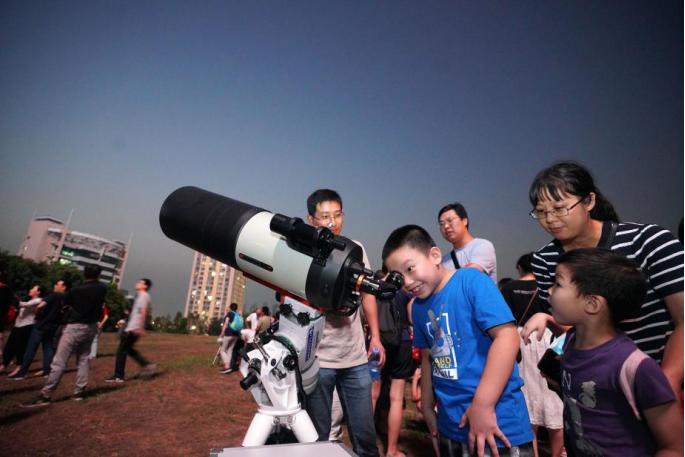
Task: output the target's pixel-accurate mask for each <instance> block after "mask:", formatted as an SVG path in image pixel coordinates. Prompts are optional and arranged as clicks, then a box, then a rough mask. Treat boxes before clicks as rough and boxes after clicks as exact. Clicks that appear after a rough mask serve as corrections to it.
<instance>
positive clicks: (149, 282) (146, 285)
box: [140, 278, 152, 290]
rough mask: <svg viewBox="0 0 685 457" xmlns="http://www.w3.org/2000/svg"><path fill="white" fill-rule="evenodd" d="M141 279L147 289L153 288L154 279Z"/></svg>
mask: <svg viewBox="0 0 685 457" xmlns="http://www.w3.org/2000/svg"><path fill="white" fill-rule="evenodd" d="M140 280H141V281H143V283H144V284H145V287H146V288H147V289H146V290H150V289H151V288H152V281H151V280H150V279H149V278H140Z"/></svg>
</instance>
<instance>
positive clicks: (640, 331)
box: [532, 222, 683, 363]
mask: <svg viewBox="0 0 685 457" xmlns="http://www.w3.org/2000/svg"><path fill="white" fill-rule="evenodd" d="M610 227H611V223H610V222H605V223H604V226H603V227H602V236H601V238H600V241H599V244H598V246H602V247H610V248H611V250H612V251H615V252H619V253H621V254H623V255H625V256H626V257H628V258H629V259H631V260H633V261H634V262H635V263H636V264H637V265H638V267H639V268H640V270H641V271H642V273H643V275H644V276H645V278H646V279H647V297H646V298H645V302H644V303H643V304H642V307H641V309H640V315H639V317H637V318H635V319H627V320H624V321H622V322H621V323H620V324H619V325H618V328H619V329H620V330H623V331H624V332H625V333H626V334H627V335H628V336H629V337H630V338H631V339H632V340H633V341H634V342H635V344H637V346H638V347H639V348H640V349H641V350H642V351H643V352H645V353H646V354H648V355H649V356H651V357H652V358H653V359H655V360H656V361H657V362H659V363H660V362H661V359H662V357H663V355H664V347H665V345H666V340H667V339H668V336H669V335H670V334H671V333H673V327H674V324H673V320H672V319H671V317H670V314H669V312H668V309H667V308H666V303H665V302H664V297H668V296H669V295H671V294H675V293H678V292H682V291H683V246H682V244H680V241H678V240H677V239H676V238H675V237H674V236H673V234H672V233H671V232H669V231H668V230H666V229H664V228H662V227H659V226H658V225H654V224H649V225H644V224H636V223H633V222H621V223H619V224H618V227H617V229H616V234H615V236H614V238H613V240H612V241H611V242H610V245H608V242H609V240H608V238H609V237H610ZM563 253H564V249H563V248H562V247H561V243H560V242H559V241H558V240H553V241H552V242H551V243H549V244H547V245H546V246H543V247H542V248H541V249H539V250H538V251H537V252H536V253H535V254H533V262H532V266H533V274H534V275H535V279H536V281H537V284H538V288H539V292H538V297H539V299H540V300H542V303H541V305H543V307H546V308H547V309H549V288H550V287H552V285H553V284H554V276H555V273H554V270H555V269H556V266H557V262H558V260H559V257H560V256H561V255H562V254H563Z"/></svg>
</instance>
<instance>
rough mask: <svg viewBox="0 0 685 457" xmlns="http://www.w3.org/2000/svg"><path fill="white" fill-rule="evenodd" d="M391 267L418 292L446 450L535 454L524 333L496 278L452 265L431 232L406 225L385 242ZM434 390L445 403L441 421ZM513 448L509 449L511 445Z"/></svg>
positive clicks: (429, 410) (427, 398) (417, 309)
mask: <svg viewBox="0 0 685 457" xmlns="http://www.w3.org/2000/svg"><path fill="white" fill-rule="evenodd" d="M383 262H384V264H385V266H386V267H387V268H388V270H389V271H393V270H394V271H398V272H400V273H402V275H403V276H404V281H405V282H404V288H405V289H406V290H407V291H408V292H410V293H411V294H412V295H413V296H414V297H415V301H414V305H413V309H412V320H413V325H414V346H416V347H418V348H421V375H422V376H421V395H422V400H423V414H424V417H425V419H426V423H427V424H428V427H429V429H430V431H431V433H432V434H433V436H437V435H438V432H439V442H440V455H443V456H452V455H459V456H461V455H462V447H463V445H464V444H467V443H468V448H469V452H470V453H473V452H474V450H477V453H478V455H479V456H482V455H490V453H488V449H486V448H487V447H489V451H490V452H491V453H492V455H519V456H528V455H530V456H532V455H533V446H532V444H531V441H532V439H533V434H532V431H531V427H530V421H529V419H528V411H527V409H526V403H525V401H524V398H523V394H522V393H521V385H522V384H523V382H522V381H521V378H519V376H518V372H517V369H516V366H515V361H516V354H517V352H518V348H519V336H518V333H517V330H516V326H515V325H514V318H513V316H512V314H511V311H510V310H509V307H508V306H507V304H506V303H505V301H504V299H503V298H502V295H501V294H500V293H499V291H498V290H497V287H496V286H495V284H494V283H493V282H492V280H490V279H489V278H488V277H487V276H486V275H485V274H483V273H482V272H480V271H478V270H475V269H473V268H462V269H460V270H458V271H456V272H451V271H447V270H446V269H445V268H444V267H443V266H442V265H441V263H442V253H441V252H440V249H439V248H438V247H437V246H436V245H435V242H434V241H433V239H432V238H431V236H430V235H429V234H428V232H426V231H425V230H424V229H423V228H421V227H419V226H416V225H406V226H404V227H400V228H398V229H397V230H395V231H394V232H392V234H390V236H389V237H388V240H387V241H386V242H385V246H384V247H383ZM433 392H435V397H437V398H435V400H437V403H438V414H437V424H436V415H435V411H434V410H433V400H434V398H433ZM474 448H475V449H474ZM507 448H508V449H507Z"/></svg>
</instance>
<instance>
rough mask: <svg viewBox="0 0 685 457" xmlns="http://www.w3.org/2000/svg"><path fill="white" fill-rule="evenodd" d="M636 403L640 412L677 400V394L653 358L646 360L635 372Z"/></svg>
mask: <svg viewBox="0 0 685 457" xmlns="http://www.w3.org/2000/svg"><path fill="white" fill-rule="evenodd" d="M634 386H635V387H634V389H635V403H636V404H637V407H638V409H639V410H640V411H644V410H646V409H650V408H653V407H655V406H659V405H663V404H665V403H669V402H671V401H674V400H675V394H674V393H673V390H672V389H671V385H670V384H669V383H668V380H667V379H666V376H665V375H664V373H663V371H661V368H660V367H659V365H658V364H657V363H656V361H655V360H654V359H652V358H651V357H647V358H645V359H644V360H643V361H642V362H641V363H640V365H639V366H638V368H637V371H636V372H635V384H634Z"/></svg>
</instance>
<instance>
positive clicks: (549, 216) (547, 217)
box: [543, 211, 558, 222]
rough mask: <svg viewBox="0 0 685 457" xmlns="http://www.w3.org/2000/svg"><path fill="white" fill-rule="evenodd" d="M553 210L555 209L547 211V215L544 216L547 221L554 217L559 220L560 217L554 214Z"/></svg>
mask: <svg viewBox="0 0 685 457" xmlns="http://www.w3.org/2000/svg"><path fill="white" fill-rule="evenodd" d="M552 212H553V211H545V217H544V218H543V219H544V220H545V222H549V221H550V219H553V220H555V221H556V220H558V218H557V217H556V216H555V215H554V214H552Z"/></svg>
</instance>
